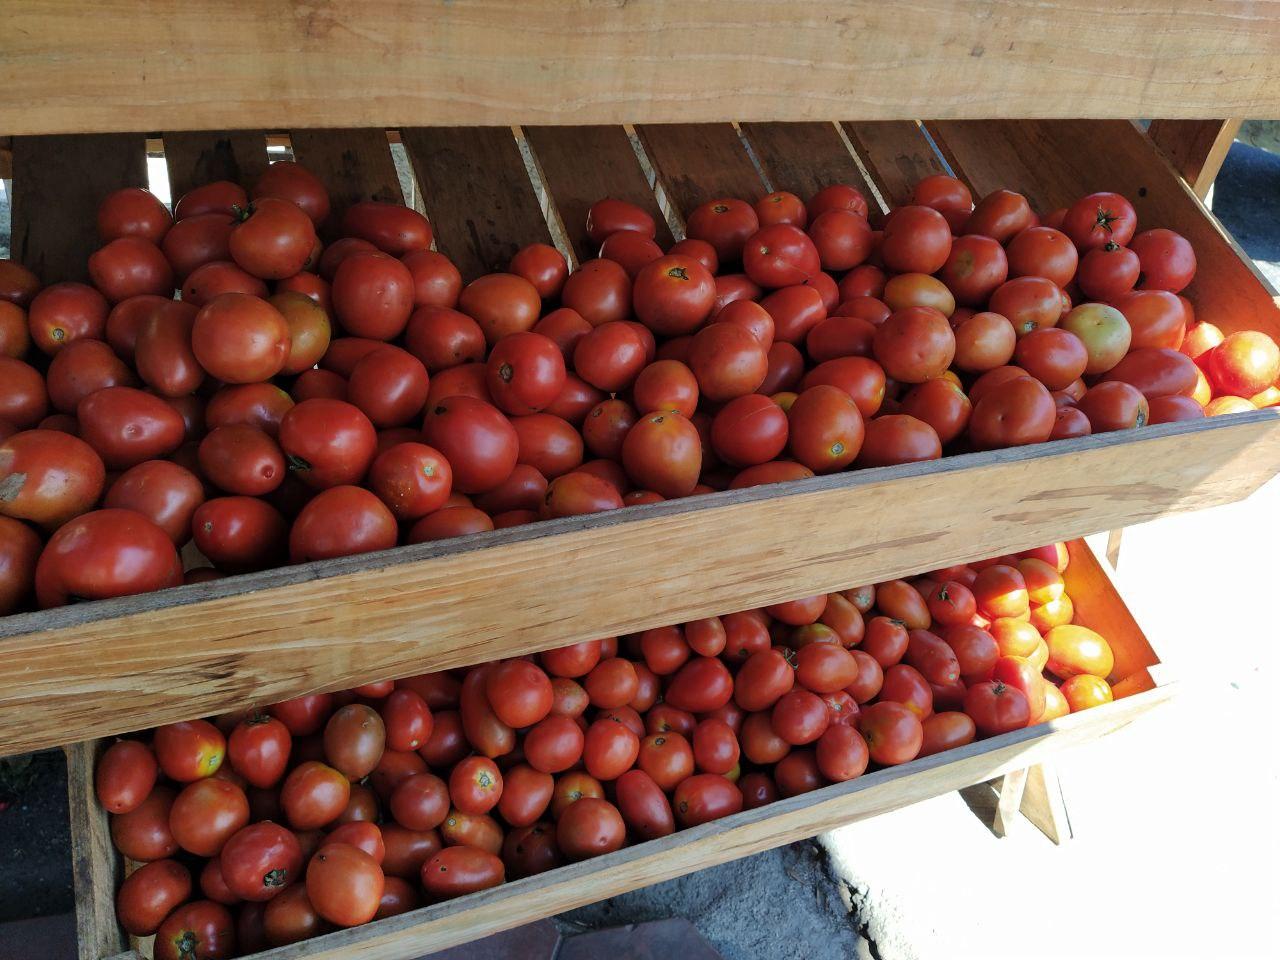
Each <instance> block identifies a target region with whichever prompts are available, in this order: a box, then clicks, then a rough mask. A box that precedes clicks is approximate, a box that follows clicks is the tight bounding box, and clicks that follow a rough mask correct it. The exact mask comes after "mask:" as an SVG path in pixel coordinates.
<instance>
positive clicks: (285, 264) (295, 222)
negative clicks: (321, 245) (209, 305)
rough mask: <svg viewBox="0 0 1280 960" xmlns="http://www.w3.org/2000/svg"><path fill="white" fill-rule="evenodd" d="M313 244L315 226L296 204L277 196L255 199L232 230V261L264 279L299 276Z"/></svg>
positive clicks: (229, 244)
mask: <svg viewBox="0 0 1280 960" xmlns="http://www.w3.org/2000/svg"><path fill="white" fill-rule="evenodd" d="M315 245H316V232H315V225H314V224H313V223H312V222H311V218H310V217H308V216H307V215H306V213H305V212H303V210H302V209H301V208H300V207H298V205H297V204H295V203H293V202H292V201H289V200H281V199H279V198H278V197H263V198H261V199H257V200H254V201H253V203H252V204H250V207H249V215H248V217H246V218H245V219H244V220H242V221H241V223H240V224H239V225H238V226H236V228H235V229H234V230H232V231H231V237H230V239H229V241H228V246H229V247H230V250H231V259H232V260H234V261H235V262H236V264H237V265H238V266H239V267H240V268H241V269H243V270H245V271H246V272H248V273H249V274H251V275H253V276H255V277H259V278H261V279H263V280H283V279H284V278H285V277H291V276H293V275H294V274H295V273H298V272H299V271H300V270H302V268H303V267H304V266H305V265H306V263H307V261H308V259H310V257H311V251H312V249H313V248H314V247H315Z"/></svg>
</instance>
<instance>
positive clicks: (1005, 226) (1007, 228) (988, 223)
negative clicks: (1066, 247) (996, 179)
mask: <svg viewBox="0 0 1280 960" xmlns="http://www.w3.org/2000/svg"><path fill="white" fill-rule="evenodd" d="M1034 225H1035V214H1034V213H1032V212H1031V204H1029V203H1028V202H1027V198H1026V197H1024V196H1023V195H1022V194H1020V193H1014V192H1013V191H1012V190H993V191H992V192H991V193H988V194H987V195H986V196H985V197H983V198H982V199H981V200H979V201H978V205H977V206H976V207H974V208H973V213H971V214H970V215H969V219H968V220H966V221H965V224H964V228H963V229H962V230H961V232H962V233H964V234H981V235H982V236H984V237H990V238H991V239H993V240H995V241H996V242H997V243H1001V244H1003V243H1007V242H1008V241H1009V240H1010V239H1011V238H1012V237H1014V236H1016V235H1017V234H1019V233H1021V232H1022V231H1023V230H1026V229H1027V228H1028V227H1032V226H1034Z"/></svg>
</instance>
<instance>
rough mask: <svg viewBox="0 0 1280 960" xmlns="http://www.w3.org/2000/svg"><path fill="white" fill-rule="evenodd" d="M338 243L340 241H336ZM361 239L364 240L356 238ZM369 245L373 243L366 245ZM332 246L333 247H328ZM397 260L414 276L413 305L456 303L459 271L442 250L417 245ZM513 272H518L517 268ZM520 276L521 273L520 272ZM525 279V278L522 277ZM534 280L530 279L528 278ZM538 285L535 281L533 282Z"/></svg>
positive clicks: (458, 291)
mask: <svg viewBox="0 0 1280 960" xmlns="http://www.w3.org/2000/svg"><path fill="white" fill-rule="evenodd" d="M338 242H339V243H341V242H343V241H338ZM358 242H362V243H363V242H364V241H358ZM368 247H369V248H372V247H373V244H368ZM329 249H330V250H331V249H333V248H332V247H330V248H329ZM400 262H401V263H403V264H404V265H405V266H406V267H408V268H409V273H410V274H411V275H412V277H413V305H414V306H415V307H419V308H421V307H443V308H446V309H451V308H453V307H455V306H457V303H458V295H459V294H460V293H461V292H462V274H460V273H459V272H458V268H457V267H455V266H454V265H453V261H452V260H450V259H449V258H448V257H446V256H445V255H444V254H443V253H438V252H436V251H435V250H427V249H424V248H419V249H416V250H410V251H409V252H408V253H406V254H404V255H403V256H402V257H401V258H400ZM512 273H516V274H519V273H520V272H519V271H518V270H512ZM521 275H522V276H523V274H521ZM525 279H526V280H528V279H529V278H528V277H525ZM529 282H530V283H533V281H532V280H530V281H529ZM535 286H537V284H535Z"/></svg>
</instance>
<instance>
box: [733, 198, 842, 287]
mask: <svg viewBox="0 0 1280 960" xmlns="http://www.w3.org/2000/svg"><path fill="white" fill-rule="evenodd" d="M748 209H750V208H748ZM754 217H755V214H754V212H752V218H753V219H754ZM720 259H721V260H729V259H734V258H732V257H725V256H723V255H722V256H721V258H720ZM742 266H743V269H744V270H745V271H746V274H747V276H748V277H750V278H751V280H752V281H753V282H755V283H758V284H759V285H760V286H762V287H766V288H777V287H788V286H791V285H793V284H799V283H804V282H805V281H807V280H809V279H810V278H812V277H814V276H815V275H817V274H818V273H819V272H820V271H821V270H822V262H821V258H820V257H819V255H818V248H817V247H816V246H814V243H813V241H812V240H810V239H809V237H808V235H807V234H805V232H804V231H803V230H801V229H799V228H798V227H793V226H791V225H790V224H785V223H780V224H775V225H774V226H771V227H764V228H763V229H761V230H757V231H756V232H755V233H753V234H751V236H750V238H749V239H748V240H747V241H746V244H745V246H743V248H742Z"/></svg>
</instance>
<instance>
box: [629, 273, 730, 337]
mask: <svg viewBox="0 0 1280 960" xmlns="http://www.w3.org/2000/svg"><path fill="white" fill-rule="evenodd" d="M715 294H716V288H715V281H714V280H713V279H712V276H711V272H710V271H709V270H707V268H706V267H704V266H703V265H702V264H701V263H699V262H698V261H696V260H694V259H692V258H690V257H685V256H681V255H678V254H677V255H674V256H673V255H668V256H665V257H660V258H658V259H657V260H654V261H653V262H652V263H649V264H647V265H645V266H644V267H643V268H642V269H641V270H640V271H639V273H638V274H637V275H636V277H635V283H634V285H633V286H632V288H631V302H632V305H633V308H634V309H635V314H636V317H637V318H638V319H639V320H640V322H641V323H643V324H644V325H645V326H647V327H648V328H649V329H650V330H652V331H653V332H654V333H655V334H659V335H661V336H665V337H675V336H680V335H682V334H686V333H693V332H694V331H695V330H697V329H698V328H699V327H700V326H701V325H702V324H703V322H704V321H705V320H706V319H707V317H708V315H709V314H710V313H711V308H712V306H713V305H714V304H715Z"/></svg>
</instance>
